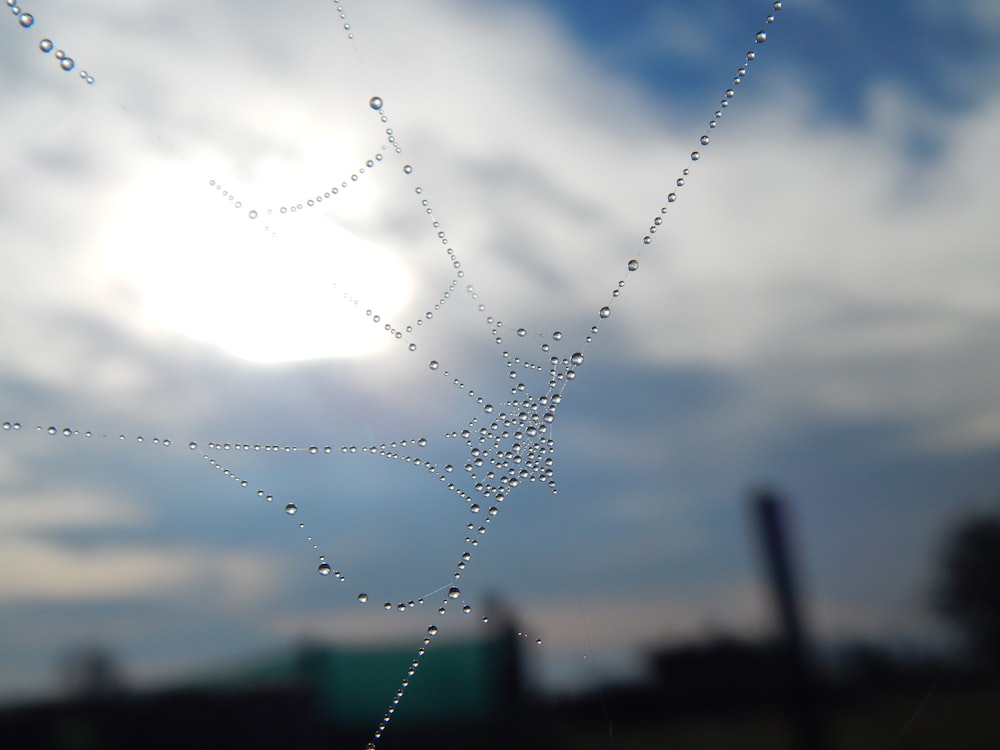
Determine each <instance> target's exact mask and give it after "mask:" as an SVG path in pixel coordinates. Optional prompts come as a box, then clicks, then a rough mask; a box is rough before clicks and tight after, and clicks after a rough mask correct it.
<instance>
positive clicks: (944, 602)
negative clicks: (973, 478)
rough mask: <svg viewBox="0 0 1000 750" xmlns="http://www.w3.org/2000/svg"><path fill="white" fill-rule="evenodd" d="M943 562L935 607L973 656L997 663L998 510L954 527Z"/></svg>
mask: <svg viewBox="0 0 1000 750" xmlns="http://www.w3.org/2000/svg"><path fill="white" fill-rule="evenodd" d="M943 562H944V569H943V575H942V577H941V580H940V582H939V585H938V590H937V592H936V601H935V604H936V606H937V609H938V611H939V612H941V614H943V615H944V616H945V617H946V618H948V619H949V620H951V621H952V622H953V623H954V624H955V625H956V626H957V627H958V628H959V629H961V630H962V631H963V632H964V634H965V637H966V639H967V641H968V645H969V646H970V647H971V648H972V650H973V653H974V654H975V656H976V657H977V658H980V659H987V660H989V661H990V662H991V663H992V664H993V665H994V666H1000V515H989V516H980V517H977V518H973V519H970V520H968V521H966V522H965V523H963V524H962V525H961V526H959V527H958V528H956V529H955V530H954V531H953V532H952V534H951V536H950V537H949V538H948V541H947V543H946V546H945V549H944V560H943Z"/></svg>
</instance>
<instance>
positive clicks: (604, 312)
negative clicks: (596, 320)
mask: <svg viewBox="0 0 1000 750" xmlns="http://www.w3.org/2000/svg"><path fill="white" fill-rule="evenodd" d="M601 317H602V318H610V317H611V308H610V307H602V308H601Z"/></svg>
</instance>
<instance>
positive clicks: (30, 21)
mask: <svg viewBox="0 0 1000 750" xmlns="http://www.w3.org/2000/svg"><path fill="white" fill-rule="evenodd" d="M17 22H18V23H19V24H21V27H22V28H25V29H30V28H31V27H32V26H34V25H35V17H34V16H33V15H31V14H30V13H22V14H21V15H20V16H18V19H17Z"/></svg>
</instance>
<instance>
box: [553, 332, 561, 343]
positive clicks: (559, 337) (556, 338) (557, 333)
mask: <svg viewBox="0 0 1000 750" xmlns="http://www.w3.org/2000/svg"><path fill="white" fill-rule="evenodd" d="M552 338H553V339H555V340H556V341H559V340H560V339H562V331H555V332H554V333H553V334H552Z"/></svg>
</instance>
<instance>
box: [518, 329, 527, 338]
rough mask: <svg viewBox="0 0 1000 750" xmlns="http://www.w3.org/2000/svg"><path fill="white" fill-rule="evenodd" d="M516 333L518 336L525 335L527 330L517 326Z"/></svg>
mask: <svg viewBox="0 0 1000 750" xmlns="http://www.w3.org/2000/svg"><path fill="white" fill-rule="evenodd" d="M517 335H518V336H527V335H528V332H527V331H526V330H524V329H523V328H518V329H517Z"/></svg>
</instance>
